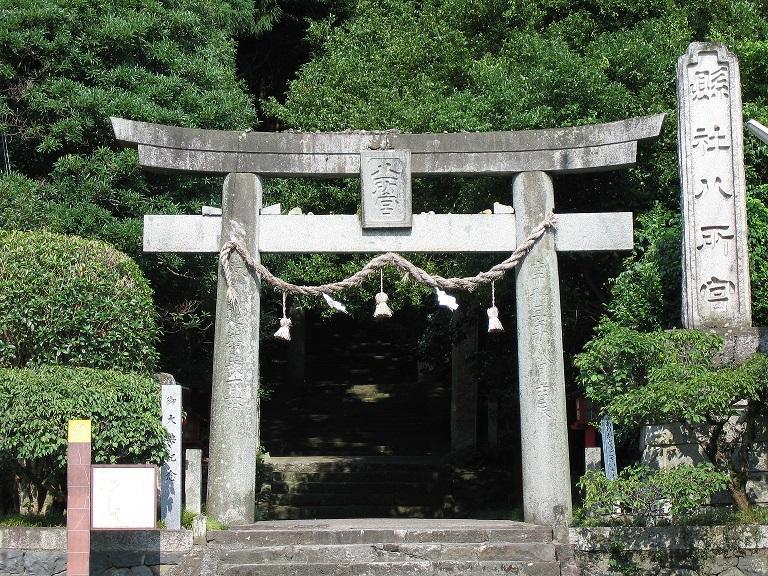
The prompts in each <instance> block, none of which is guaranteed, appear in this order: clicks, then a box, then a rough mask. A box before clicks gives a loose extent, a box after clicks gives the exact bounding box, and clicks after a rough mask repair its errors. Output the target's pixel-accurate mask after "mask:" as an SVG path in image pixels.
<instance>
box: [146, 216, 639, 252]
mask: <svg viewBox="0 0 768 576" xmlns="http://www.w3.org/2000/svg"><path fill="white" fill-rule="evenodd" d="M557 221H558V223H557V228H556V229H555V233H554V234H555V249H556V250H557V251H558V252H584V251H589V252H596V251H604V250H631V249H632V213H631V212H604V213H578V214H559V215H558V216H557ZM515 222H516V218H515V214H414V216H413V226H412V227H411V228H410V229H408V230H376V231H368V230H364V229H362V228H361V227H360V218H358V217H357V216H354V215H333V216H321V215H277V214H262V215H261V216H260V218H259V232H258V234H259V238H258V242H259V251H260V252H261V253H262V254H269V253H296V254H299V253H310V252H320V253H323V252H325V253H354V252H486V253H487V252H507V253H511V252H513V251H514V249H515V248H516V247H517V238H516V235H515V234H516V232H515V230H516V224H515ZM221 226H222V218H221V217H220V216H164V215H157V216H145V217H144V251H145V252H218V251H219V248H220V247H221ZM286 230H290V231H291V233H290V234H286V233H285V231H286Z"/></svg>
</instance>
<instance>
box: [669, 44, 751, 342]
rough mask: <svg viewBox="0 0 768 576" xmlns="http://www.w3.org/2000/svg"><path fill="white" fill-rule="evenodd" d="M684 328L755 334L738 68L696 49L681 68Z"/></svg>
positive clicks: (719, 51) (722, 53) (718, 53)
mask: <svg viewBox="0 0 768 576" xmlns="http://www.w3.org/2000/svg"><path fill="white" fill-rule="evenodd" d="M677 96H678V114H679V123H678V155H679V169H680V189H681V203H682V211H683V251H682V252H683V310H682V321H683V326H684V327H686V328H697V329H714V330H716V331H718V332H730V333H733V334H735V333H737V332H739V331H741V330H744V329H749V328H751V327H752V300H751V290H750V282H749V256H748V253H747V209H746V186H745V181H744V158H743V156H744V150H743V147H744V146H743V138H744V137H743V129H742V117H741V82H740V79H739V62H738V60H737V59H736V56H734V55H733V54H732V53H730V52H729V51H728V50H726V48H725V47H724V46H723V45H722V44H714V43H707V42H694V43H692V44H691V45H690V46H689V47H688V51H687V52H686V53H685V54H684V55H683V56H681V57H680V59H679V60H678V63H677Z"/></svg>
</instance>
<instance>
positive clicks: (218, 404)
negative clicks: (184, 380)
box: [207, 174, 262, 524]
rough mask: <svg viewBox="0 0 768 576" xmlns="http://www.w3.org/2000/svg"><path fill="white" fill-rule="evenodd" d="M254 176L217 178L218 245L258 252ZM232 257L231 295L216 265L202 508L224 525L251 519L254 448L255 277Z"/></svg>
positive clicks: (257, 196) (258, 194) (257, 286)
mask: <svg viewBox="0 0 768 576" xmlns="http://www.w3.org/2000/svg"><path fill="white" fill-rule="evenodd" d="M261 191H262V190H261V181H260V180H259V178H258V177H257V176H255V175H253V174H229V175H228V176H227V178H226V180H224V191H223V194H222V218H221V237H220V244H221V245H223V244H224V243H225V242H227V241H229V240H236V241H237V242H239V243H240V244H242V245H243V246H245V247H246V248H247V250H248V252H250V254H251V255H252V256H253V257H254V258H257V259H258V257H259V246H258V238H259V212H260V210H261ZM231 258H232V260H231V269H232V286H233V288H234V290H235V294H236V295H237V301H236V302H235V303H234V304H231V303H229V302H228V301H227V283H226V282H225V280H224V278H223V275H222V273H221V267H219V284H218V290H217V293H216V333H215V336H214V338H215V341H214V357H213V384H212V390H211V437H210V443H209V457H208V500H207V511H208V514H210V515H211V516H213V517H214V518H216V519H218V520H221V521H222V522H224V523H226V524H243V523H249V522H253V519H254V516H253V514H254V506H255V503H256V495H255V494H254V488H253V487H254V486H255V482H256V452H257V450H258V447H259V389H258V387H259V318H260V302H261V282H260V280H259V278H258V276H256V275H255V274H252V273H251V272H250V271H249V270H248V269H247V267H246V266H245V264H244V263H243V261H242V258H240V256H239V255H237V254H233V255H232V257H231Z"/></svg>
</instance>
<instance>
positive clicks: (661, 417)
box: [574, 320, 768, 510]
mask: <svg viewBox="0 0 768 576" xmlns="http://www.w3.org/2000/svg"><path fill="white" fill-rule="evenodd" d="M720 346H721V340H720V339H719V338H718V337H716V336H713V335H710V334H704V333H702V332H698V331H696V330H667V331H659V332H638V331H636V330H631V329H629V328H624V327H622V326H619V325H617V324H615V323H613V322H610V321H608V320H604V321H603V322H602V323H601V324H600V328H599V330H598V337H597V338H595V339H594V340H592V341H591V342H589V343H587V345H586V346H585V347H584V352H582V353H581V354H578V355H577V356H576V358H575V360H574V363H575V364H576V367H577V368H578V369H579V375H578V380H579V383H580V384H581V386H582V387H583V389H584V390H585V392H586V394H587V396H589V398H591V399H592V400H594V401H595V402H597V403H598V404H599V405H600V407H601V411H602V413H603V414H605V415H608V416H610V417H611V419H612V420H613V421H614V423H616V424H617V425H619V426H620V427H621V428H622V429H624V431H625V432H629V431H632V429H634V428H636V427H638V426H640V425H643V424H654V423H660V422H662V423H665V422H679V423H680V424H681V426H682V428H683V430H684V431H685V432H688V433H691V437H695V438H696V442H697V443H698V444H699V447H700V449H701V453H702V454H704V455H706V457H707V459H708V460H709V462H710V463H712V464H713V465H714V466H715V467H716V469H717V470H718V471H720V472H723V473H727V474H728V489H729V490H730V492H731V496H732V498H733V500H734V502H735V503H736V505H737V506H738V507H739V509H740V510H746V509H747V508H749V499H748V498H747V493H746V481H747V471H748V469H749V462H748V457H747V451H746V450H740V449H739V448H740V447H741V446H743V445H748V444H749V443H751V442H752V441H753V439H754V437H755V432H756V430H757V426H758V424H759V422H760V421H761V419H762V418H765V417H766V403H765V398H766V394H768V356H766V355H765V354H756V355H755V356H753V357H752V358H750V359H749V360H747V361H746V362H744V363H743V364H741V365H739V366H733V365H723V366H716V365H714V364H715V363H714V362H713V361H714V359H715V356H716V353H717V352H718V350H719V347H720ZM741 400H748V403H747V406H746V408H744V407H739V406H738V405H737V402H739V401H741ZM734 421H738V422H739V425H738V426H734ZM702 425H705V426H702Z"/></svg>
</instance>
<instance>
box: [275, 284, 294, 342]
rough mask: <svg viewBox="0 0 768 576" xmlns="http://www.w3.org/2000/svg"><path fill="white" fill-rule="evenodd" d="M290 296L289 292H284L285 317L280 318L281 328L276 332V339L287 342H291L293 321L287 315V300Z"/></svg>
mask: <svg viewBox="0 0 768 576" xmlns="http://www.w3.org/2000/svg"><path fill="white" fill-rule="evenodd" d="M287 296H288V293H287V292H283V317H282V318H280V328H278V330H277V332H275V338H280V339H281V340H285V341H287V342H290V341H291V319H290V318H288V316H287V315H286V313H285V299H286V297H287Z"/></svg>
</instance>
